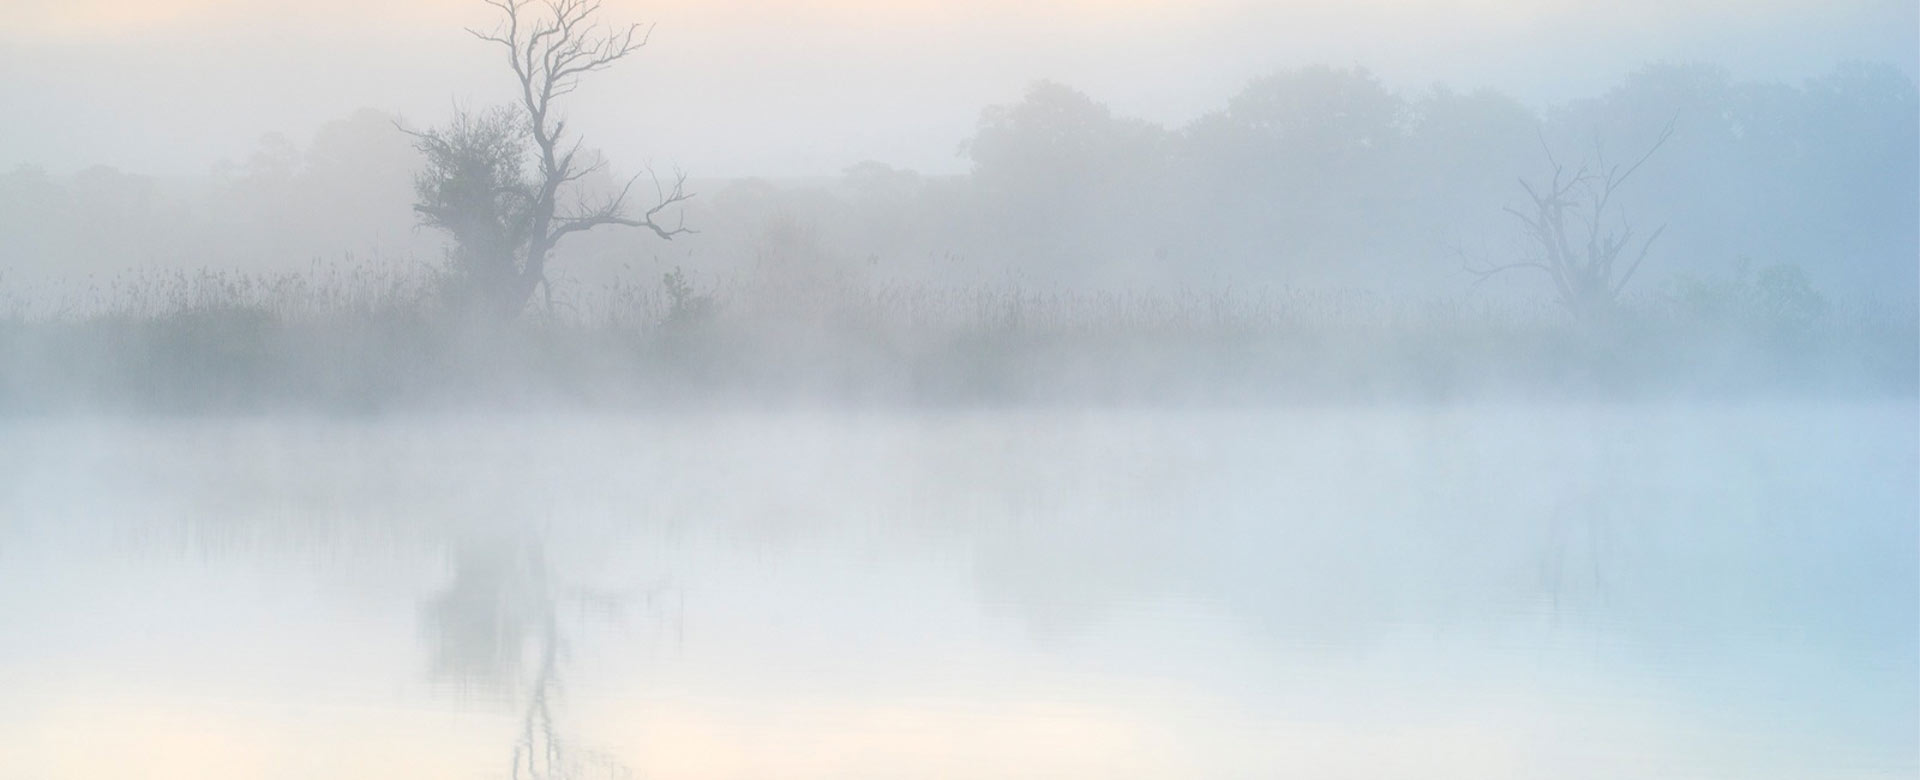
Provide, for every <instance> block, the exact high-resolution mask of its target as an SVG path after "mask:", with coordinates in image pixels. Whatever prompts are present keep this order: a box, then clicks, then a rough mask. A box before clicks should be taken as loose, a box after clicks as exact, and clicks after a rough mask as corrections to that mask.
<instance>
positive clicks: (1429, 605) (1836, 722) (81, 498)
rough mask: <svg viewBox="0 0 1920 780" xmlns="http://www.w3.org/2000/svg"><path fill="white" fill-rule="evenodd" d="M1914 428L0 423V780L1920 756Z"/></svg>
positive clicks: (1458, 423) (1760, 770)
mask: <svg viewBox="0 0 1920 780" xmlns="http://www.w3.org/2000/svg"><path fill="white" fill-rule="evenodd" d="M1917 432H1920V420H1916V415H1915V409H1914V405H1913V404H1912V403H1911V402H1888V403H1834V404H1815V403H1729V404H1718V405H1710V404H1671V405H1668V404H1639V405H1624V406H1606V405H1591V406H1579V405H1540V406H1458V407H1422V408H1390V407H1366V406H1355V407H1321V408H1289V409H1269V410H1219V409H1212V410H1204V411H1200V410H1168V409H1106V410H1084V411H1078V410H1076V411H1064V410H1057V409H1056V410H1024V411H964V412H962V411H950V412H911V411H891V412H880V411H873V412H846V411H837V412H819V411H754V412H724V413H722V412H704V413H697V414H658V415H637V416H536V415H524V416H510V417H500V416H486V417H483V416H421V417H408V418H396V419H379V420H340V419H321V418H244V419H205V418H203V419H170V420H128V419H117V420H97V419H89V420H76V419H62V420H14V421H7V422H0V777H9V778H12V777H18V778H195V779H196V780H208V779H210V778H345V777H352V778H385V777H394V778H507V777H519V778H532V777H642V778H1000V777H1031V778H1274V777H1310V778H1388V779H1391V778H1419V779H1420V780H1432V779H1433V778H1474V779H1476V780H1480V779H1484V778H1553V780H1567V779H1568V778H1609V779H1610V780H1611V779H1616V778H1813V777H1819V778H1914V777H1920V664H1917V662H1916V658H1917V657H1920V530H1917V529H1920V519H1917V518H1920V505H1917V502H1920V476H1916V475H1920V445H1917V443H1916V437H1917V436H1920V433H1917Z"/></svg>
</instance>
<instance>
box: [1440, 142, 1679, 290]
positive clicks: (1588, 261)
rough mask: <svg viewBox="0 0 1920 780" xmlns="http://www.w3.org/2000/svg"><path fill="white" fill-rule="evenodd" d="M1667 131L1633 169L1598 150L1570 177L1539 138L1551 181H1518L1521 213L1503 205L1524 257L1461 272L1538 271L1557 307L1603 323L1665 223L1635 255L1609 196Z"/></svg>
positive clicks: (1649, 153)
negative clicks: (1523, 197)
mask: <svg viewBox="0 0 1920 780" xmlns="http://www.w3.org/2000/svg"><path fill="white" fill-rule="evenodd" d="M1673 125H1674V123H1673V122H1672V121H1671V120H1670V121H1668V122H1667V124H1666V126H1665V127H1664V128H1662V129H1661V131H1660V135H1659V137H1658V138H1656V139H1655V140H1654V142H1653V143H1652V144H1651V145H1650V146H1649V147H1648V148H1647V150H1646V152H1645V153H1643V154H1641V155H1640V156H1639V158H1638V159H1635V160H1634V161H1633V162H1632V163H1631V164H1627V165H1609V164H1608V163H1607V162H1606V155H1605V153H1604V150H1602V149H1599V148H1597V147H1598V145H1597V144H1596V149H1595V151H1594V156H1593V161H1592V162H1591V163H1588V164H1585V165H1581V166H1580V167H1579V168H1577V169H1575V170H1573V171H1572V172H1571V173H1569V172H1568V171H1567V169H1566V168H1565V166H1563V165H1561V164H1560V162H1559V161H1558V160H1556V159H1554V156H1553V151H1552V150H1551V149H1549V148H1548V147H1547V143H1546V139H1545V138H1542V139H1541V142H1540V146H1541V148H1542V149H1543V150H1545V151H1546V155H1547V163H1548V164H1549V165H1551V166H1553V174H1552V177H1551V178H1549V179H1548V180H1547V181H1546V182H1545V183H1542V184H1535V183H1533V182H1529V181H1527V180H1526V179H1524V178H1523V179H1521V180H1520V188H1521V189H1523V190H1525V191H1526V193H1527V199H1528V201H1529V204H1528V205H1527V206H1526V207H1524V209H1522V208H1514V207H1512V206H1508V207H1506V212H1507V213H1508V214H1511V215H1513V217H1514V218H1515V219H1517V220H1519V221H1520V224H1521V226H1522V234H1523V235H1524V236H1525V238H1526V242H1527V255H1526V256H1525V257H1524V258H1522V259H1521V260H1518V261H1516V262H1512V263H1505V264H1500V265H1475V264H1471V263H1469V264H1468V265H1467V270H1468V271H1469V272H1471V273H1473V274H1474V275H1476V276H1478V277H1480V279H1481V280H1482V281H1484V280H1486V279H1488V278H1491V277H1493V276H1494V275H1497V274H1500V273H1503V272H1506V271H1513V270H1519V269H1531V270H1535V271H1540V272H1543V273H1545V274H1546V275H1547V276H1548V277H1550V278H1551V279H1552V280H1553V286H1554V292H1555V294H1556V295H1557V296H1558V300H1559V301H1560V303H1561V304H1562V305H1564V306H1565V307H1566V308H1567V310H1568V311H1569V312H1571V313H1572V314H1573V315H1574V316H1575V317H1576V318H1578V319H1581V320H1583V321H1594V320H1598V319H1601V318H1604V317H1606V316H1607V315H1608V314H1609V313H1610V312H1611V311H1612V310H1613V307H1614V304H1615V302H1616V301H1618V300H1619V297H1620V291H1621V290H1623V289H1625V288H1626V286H1627V282H1629V281H1632V279H1633V275H1634V273H1635V272H1636V271H1638V270H1640V264H1641V263H1642V262H1644V261H1645V260H1646V259H1647V253H1648V252H1650V251H1652V249H1653V243H1654V242H1655V241H1657V240H1659V238H1660V234H1661V233H1663V232H1665V231H1666V229H1667V226H1666V225H1664V224H1663V225H1661V226H1659V227H1657V228H1655V229H1654V230H1653V232H1652V233H1650V234H1648V235H1647V237H1646V238H1645V239H1644V240H1640V241H1638V248H1637V249H1635V248H1634V245H1635V239H1636V236H1635V235H1634V229H1633V226H1632V225H1631V224H1629V223H1628V221H1627V220H1626V218H1625V217H1624V216H1621V215H1620V214H1618V210H1619V209H1618V204H1616V203H1615V202H1614V195H1615V194H1616V193H1617V192H1618V191H1619V189H1620V187H1621V185H1623V184H1626V182H1627V180H1628V179H1630V178H1632V177H1633V174H1634V173H1635V172H1636V171H1639V170H1640V167H1641V166H1643V165H1645V164H1646V162H1647V160H1649V159H1651V158H1652V157H1653V155H1654V153H1655V152H1658V151H1660V147H1662V146H1664V145H1666V143H1667V139H1669V138H1672V137H1673ZM1629 250H1631V251H1632V254H1631V260H1629V261H1627V262H1626V263H1625V264H1624V265H1622V264H1621V262H1620V261H1621V259H1622V258H1623V257H1627V256H1628V255H1627V253H1628V252H1629Z"/></svg>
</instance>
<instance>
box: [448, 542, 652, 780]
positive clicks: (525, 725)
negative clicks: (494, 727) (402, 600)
mask: <svg viewBox="0 0 1920 780" xmlns="http://www.w3.org/2000/svg"><path fill="white" fill-rule="evenodd" d="M532 527H533V526H531V525H529V526H527V527H526V528H524V529H521V530H518V531H514V532H494V533H485V534H475V533H469V534H465V535H462V536H460V537H458V538H457V539H455V540H454V541H453V542H452V543H451V544H450V545H449V553H448V560H449V565H450V568H451V576H450V578H449V579H448V581H447V583H446V585H445V586H444V587H442V588H440V589H439V590H438V591H436V592H434V593H433V594H432V595H430V596H429V597H428V598H427V599H426V600H425V601H424V602H423V603H422V605H421V607H420V621H421V624H422V626H423V627H424V629H425V634H426V638H427V643H428V646H429V652H430V655H431V662H430V676H432V677H433V678H434V679H435V680H438V681H442V682H449V683H452V684H454V685H455V686H456V687H457V688H459V689H460V690H461V691H462V692H465V693H470V692H474V691H479V692H482V693H485V694H488V695H490V696H491V697H493V698H497V699H498V700H500V701H501V702H502V703H503V704H505V705H506V706H507V707H509V708H512V709H514V710H516V711H517V712H518V713H519V728H518V732H517V735H516V738H515V741H514V745H513V753H512V763H511V767H512V769H511V777H513V778H515V780H520V779H521V778H525V780H549V779H551V778H587V777H607V778H625V777H631V776H632V769H631V768H630V767H628V766H627V765H625V764H624V763H622V762H620V761H619V760H618V759H617V758H615V757H614V756H613V755H612V754H611V753H609V752H607V751H604V750H598V749H594V748H592V747H591V746H583V745H581V744H579V743H578V742H577V741H576V740H575V739H573V738H570V737H568V736H565V735H564V734H563V729H562V727H561V725H560V724H561V722H562V721H561V719H558V718H556V710H557V709H559V708H560V707H561V706H562V703H561V698H562V696H563V694H564V691H565V685H564V682H563V672H564V669H565V666H566V662H567V660H568V651H569V649H570V648H569V629H570V628H575V627H578V625H579V624H582V623H585V622H588V621H599V622H607V623H625V622H626V620H627V618H628V617H629V612H630V610H631V608H632V607H634V606H635V605H636V604H639V605H640V606H643V607H649V608H650V607H653V606H655V605H656V603H657V601H658V598H659V596H660V595H661V593H662V592H663V591H664V585H654V586H652V587H648V588H645V589H643V590H641V591H640V592H634V591H633V590H602V589H595V588H591V587H587V586H585V585H584V584H582V583H575V582H569V581H568V577H567V570H566V568H565V567H564V566H562V567H556V566H555V565H554V564H553V562H552V561H551V560H550V556H549V555H548V552H547V545H546V542H545V540H544V539H543V538H542V537H541V536H540V535H538V534H536V533H534V532H533V531H532V530H530V529H531V528H532Z"/></svg>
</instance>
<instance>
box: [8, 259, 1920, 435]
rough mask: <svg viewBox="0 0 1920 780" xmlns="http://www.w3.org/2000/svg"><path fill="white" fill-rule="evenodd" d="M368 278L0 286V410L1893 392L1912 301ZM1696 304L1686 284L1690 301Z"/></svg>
mask: <svg viewBox="0 0 1920 780" xmlns="http://www.w3.org/2000/svg"><path fill="white" fill-rule="evenodd" d="M440 288H441V280H440V279H438V278H436V276H435V275H434V274H433V273H431V272H429V271H424V270H420V269H417V268H415V269H409V268H407V267H405V266H400V265H394V264H387V263H378V262H348V263H341V264H315V265H313V266H312V267H310V268H309V269H307V270H306V271H305V272H301V273H278V274H244V273H234V272H213V271H198V272H189V271H172V270H169V271H154V272H146V273H136V274H128V275H124V276H120V277H114V278H110V279H106V280H92V279H86V280H80V281H77V282H65V283H58V284H55V283H43V284H40V285H23V284H13V283H9V282H8V280H6V279H5V278H3V277H0V372H4V373H0V411H5V412H11V413H20V412H32V411H52V410H62V409H67V410H71V409H109V410H145V411H172V412H234V411H261V410H269V409H284V408H315V409H331V410H347V411H354V410H384V409H395V408H439V407H446V406H451V407H460V406H471V405H485V406H498V405H526V406H551V405H555V404H560V405H588V406H606V405H615V406H624V405H647V404H659V403H687V402H715V401H733V402H754V403H762V402H789V401H800V400H806V401H815V402H840V401H852V402H909V403H937V404H955V403H960V404H966V403H1134V402H1210V403H1272V402H1353V401H1370V400H1376V401H1377V400H1394V401H1408V400H1421V401H1433V400H1459V399H1475V398H1513V397H1548V398H1561V397H1607V398H1617V397H1648V396H1662V395H1671V394H1712V395H1727V394H1753V393H1785V394H1818V395H1830V394H1870V395H1896V396H1903V397H1910V396H1912V395H1913V394H1914V392H1915V386H1916V375H1920V349H1916V345H1915V342H1916V336H1915V334H1916V326H1915V322H1914V317H1913V315H1912V313H1911V312H1889V311H1887V310H1885V309H1879V308H1874V307H1863V306H1824V305H1823V307H1822V308H1821V310H1820V311H1819V312H1817V315H1816V316H1808V315H1807V313H1806V312H1804V311H1793V312H1787V313H1786V314H1785V315H1782V314H1781V313H1780V312H1773V311H1770V310H1768V309H1767V307H1766V306H1764V305H1755V304H1752V303H1751V302H1748V303H1742V302H1741V299H1739V296H1733V298H1734V299H1735V300H1733V301H1732V302H1731V303H1727V302H1724V301H1722V302H1720V303H1725V304H1726V305H1716V306H1708V307H1704V308H1703V307H1702V306H1701V305H1700V300H1699V296H1698V295H1695V296H1693V297H1691V298H1690V297H1688V296H1685V295H1661V296H1648V297H1646V298H1643V299H1640V300H1636V301H1630V302H1628V303H1627V304H1626V305H1624V306H1623V308H1622V310H1621V312H1620V315H1619V316H1618V317H1617V318H1615V321H1614V322H1612V323H1610V324H1608V325H1607V326H1605V327H1597V326H1591V325H1588V326H1577V325H1576V324H1574V323H1573V322H1572V321H1570V320H1569V319H1568V318H1566V317H1565V316H1563V315H1562V314H1561V313H1560V312H1559V311H1557V310H1555V309H1553V308H1551V307H1548V306H1542V305H1525V304H1515V305H1500V304H1495V303H1491V302H1487V301H1475V300H1470V299H1444V298H1436V299H1432V300H1424V301H1405V300H1390V299H1386V298H1382V297H1379V296H1374V295H1370V294H1367V293H1364V292H1352V291H1345V292H1330V291H1305V290H1294V289H1287V288H1272V289H1253V290H1242V289H1212V290H1202V289H1184V288H1182V289H1165V290H1057V289H1035V288H1026V287H1022V286H1021V285H1018V284H1014V283H1007V284H1001V285H973V286H952V287H941V286H929V285H901V284H889V283H881V282H874V281H871V280H864V279H859V278H855V277H850V276H834V275H821V276H815V277H806V276H795V275H792V274H785V275H767V274H756V275H747V276H740V277H728V278H703V277H697V276H695V275H690V274H688V273H685V272H683V271H680V270H678V269H676V270H675V271H674V272H673V273H669V274H667V275H665V276H664V277H663V278H656V279H640V278H634V277H625V278H623V279H622V280H620V281H617V282H609V283H603V284H597V285H594V284H579V283H574V284H559V285H556V286H555V289H554V290H552V291H551V293H550V294H548V295H541V296H536V299H535V301H534V303H533V304H532V305H531V306H530V308H529V310H528V311H527V312H526V313H525V314H524V315H523V316H522V317H521V318H520V319H519V320H517V321H514V322H511V323H498V322H476V321H473V320H471V319H467V318H462V317H459V316H455V314H454V313H453V310H452V309H451V308H450V307H447V306H444V305H442V302H441V297H440V295H439V294H438V292H437V291H438V290H439V289H440ZM1696 292H1697V290H1696Z"/></svg>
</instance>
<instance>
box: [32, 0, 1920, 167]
mask: <svg viewBox="0 0 1920 780" xmlns="http://www.w3.org/2000/svg"><path fill="white" fill-rule="evenodd" d="M0 9H4V13H0V20H3V21H0V25H3V26H0V106H4V107H5V109H6V110H5V112H4V113H5V115H6V117H7V118H6V119H5V120H4V121H0V170H4V169H10V168H12V167H13V166H15V165H19V164H35V165H41V166H43V167H46V168H47V169H49V170H50V171H52V172H55V173H60V172H66V171H72V170H77V169H79V168H83V167H86V166H88V165H92V164H109V165H114V166H117V167H120V168H123V169H127V170H130V171H137V172H143V173H153V174H162V175H179V174H192V173H199V172H203V171H205V170H206V169H207V168H208V167H209V166H211V165H212V164H213V163H215V162H216V161H217V160H219V159H221V158H231V159H241V158H244V157H245V156H246V154H247V152H248V151H249V150H251V149H252V148H253V146H254V144H255V142H256V141H257V139H259V138H260V137H261V136H262V135H263V134H265V133H269V132H278V133H283V134H285V135H286V136H287V137H289V138H291V139H293V140H294V142H295V143H297V144H304V143H305V142H306V140H307V139H309V138H310V137H311V135H312V133H313V132H314V130H315V129H316V128H318V127H319V125H320V124H322V123H324V122H326V121H328V120H331V119H335V118H340V117H344V116H346V115H348V114H350V113H352V112H353V111H354V110H356V109H358V108H362V107H371V108H376V109H380V110H384V111H388V112H393V113H396V114H400V115H402V116H404V117H406V118H407V119H409V120H410V121H413V122H414V123H416V124H430V123H434V122H438V121H440V120H441V119H443V118H444V117H445V115H446V114H447V112H448V109H449V106H451V105H452V104H453V103H454V102H455V101H459V102H461V103H463V104H468V105H476V104H482V103H486V102H490V101H495V100H501V99H504V98H505V97H506V95H507V93H506V86H507V81H508V78H509V76H508V74H507V73H506V71H505V68H504V65H503V63H501V61H500V59H499V56H498V55H497V54H496V53H495V52H494V51H493V50H492V49H490V48H488V47H487V45H485V44H482V43H480V42H478V41H475V40H473V39H472V38H470V37H468V36H467V35H466V34H465V33H464V32H462V29H461V28H462V27H464V26H473V25H477V26H490V25H491V22H492V18H493V17H492V15H491V14H492V9H490V8H488V7H486V6H485V5H484V4H482V3H481V2H479V0H334V2H328V3H295V2H273V1H270V0H0ZM604 16H605V17H606V18H607V19H608V20H609V21H626V20H631V21H646V22H654V23H657V24H658V28H657V31H656V33H655V36H654V38H653V43H652V44H651V45H650V46H648V47H647V48H646V49H644V50H642V51H641V52H639V53H637V54H636V55H635V56H633V57H632V58H630V59H629V60H627V61H625V62H622V63H621V64H620V65H619V66H618V67H617V68H616V69H615V70H612V71H609V72H606V73H601V74H596V75H595V77H593V78H592V79H591V80H590V81H589V82H587V83H586V85H585V86H583V88H582V89H581V90H580V91H579V92H578V93H576V94H575V95H574V96H573V102H572V103H571V105H570V107H569V112H570V115H571V116H572V117H574V120H573V125H572V126H573V127H574V128H577V129H578V130H580V131H581V132H582V133H583V134H584V135H585V136H586V138H587V140H588V143H589V144H591V145H596V146H599V147H602V148H604V149H605V150H606V151H607V153H608V154H609V156H610V157H611V158H612V159H613V160H614V161H615V162H616V163H619V164H625V165H627V166H630V167H631V166H637V165H639V164H643V163H647V162H652V163H655V164H658V165H660V166H663V167H664V166H671V165H680V166H682V167H684V168H687V169H688V170H689V171H691V172H693V173H694V174H695V175H699V176H739V175H754V174H758V175H776V176H787V175H821V174H832V173H836V172H838V171H840V170H842V169H844V168H845V167H847V166H848V165H851V164H853V163H855V162H859V161H861V160H864V159H877V160H880V161H883V162H888V163H892V164H895V165H901V166H906V167H912V168H916V169H920V170H923V171H931V172H943V171H956V170H959V169H961V168H962V165H963V161H962V160H960V159H959V158H958V156H957V155H956V150H957V147H958V144H959V142H960V141H961V140H962V139H963V138H965V137H966V136H967V134H968V133H969V131H970V129H971V128H972V126H973V123H974V121H975V119H976V118H977V116H978V114H979V111H980V109H981V108H983V107H984V106H986V105H988V104H991V103H997V102H1007V101H1011V100H1013V99H1016V98H1018V97H1019V95H1020V94H1021V92H1022V90H1023V89H1024V87H1025V85H1026V84H1028V83H1029V82H1031V81H1033V80H1035V79H1041V78H1051V79H1055V80H1058V81H1062V82H1065V83H1068V84H1070V85H1073V86H1076V87H1079V88H1081V89H1083V90H1085V91H1087V92H1088V93H1090V94H1092V95H1093V96H1094V97H1096V98H1097V99H1100V100H1103V101H1105V102H1107V103H1108V104H1110V105H1112V106H1113V107H1114V108H1115V109H1116V110H1117V111H1120V112H1122V113H1126V114H1131V115H1136V116H1143V117H1147V118H1150V119H1154V120H1157V121H1162V122H1166V123H1169V124H1175V123H1179V122H1182V121H1185V120H1186V119H1189V118H1191V117H1192V116H1194V115H1196V114H1198V113H1201V112H1203V111H1206V110H1208V109H1211V108H1215V107H1218V106H1220V105H1221V104H1222V103H1223V102H1224V101H1225V100H1226V98H1227V97H1228V96H1230V95H1231V94H1233V93H1234V92H1235V91H1237V90H1238V89H1239V88H1240V87H1241V86H1242V85H1243V84H1244V83H1245V81H1246V80H1247V79H1248V78H1250V77H1252V76H1255V75H1259V74H1262V73H1266V72H1270V71H1273V70H1276V69H1279V68H1285V67H1292V66H1298V65H1305V64H1314V63H1332V64H1336V65H1351V64H1359V65H1365V66H1367V67H1369V68H1371V69H1373V70H1374V71H1375V72H1376V73H1378V74H1380V75H1381V76H1382V77H1383V78H1384V79H1385V80H1387V81H1388V82H1389V83H1390V84H1392V85H1394V86H1400V87H1419V86H1425V85H1428V84H1431V83H1434V82H1437V81H1443V82H1446V83H1449V84H1452V85H1454V86H1456V87H1462V88H1473V87H1481V86H1491V87H1496V88H1499V89H1503V90H1506V91H1509V92H1511V93H1514V94H1516V95H1518V96H1520V97H1522V98H1525V99H1527V100H1529V101H1533V102H1536V103H1540V102H1546V101H1552V100H1556V99H1560V98H1563V97H1574V96H1583V95H1588V94H1593V93H1595V92H1598V91H1600V90H1603V89H1605V88H1606V87H1607V86H1609V85H1611V84H1613V83H1615V82H1616V81H1617V80H1618V79H1619V78H1620V77H1621V76H1622V75H1623V74H1624V73H1625V72H1626V71H1628V70H1630V69H1631V68H1633V67H1634V66H1636V65H1639V64H1643V63H1646V62H1649V61H1655V60H1707V61H1712V62H1717V63H1720V64H1723V65H1726V66H1728V67H1729V68H1731V69H1732V70H1733V71H1734V74H1735V75H1736V76H1737V77H1741V78H1755V79H1781V80H1789V81H1798V80H1799V79H1801V78H1804V77H1806V76H1808V75H1812V74H1816V73H1819V72H1821V71H1824V70H1825V69H1827V68H1828V67H1830V66H1831V65H1832V64H1834V63H1835V62H1838V61H1841V60H1845V59H1870V60H1881V61H1889V62H1893V63H1896V64H1898V65H1899V66H1901V67H1902V68H1903V69H1904V70H1906V71H1907V72H1908V73H1909V74H1912V73H1914V72H1915V70H1916V63H1915V60H1916V57H1917V56H1920V55H1917V54H1916V51H1917V49H1920V47H1917V46H1916V39H1917V38H1920V13H1917V12H1916V10H1915V3H1913V2H1912V0H1824V1H1822V0H1615V1H1614V2H1576V1H1575V0H1539V1H1538V2H1523V1H1522V0H1352V1H1349V2H1341V1H1340V0H1298V1H1292V2H1276V1H1271V0H1269V1H1266V2H1262V1H1260V0H1184V1H1180V0H964V1H954V0H894V1H892V2H888V1H886V0H799V1H794V2H775V1H774V0H658V1H656V2H645V1H643V0H607V2H606V8H605V10H604Z"/></svg>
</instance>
